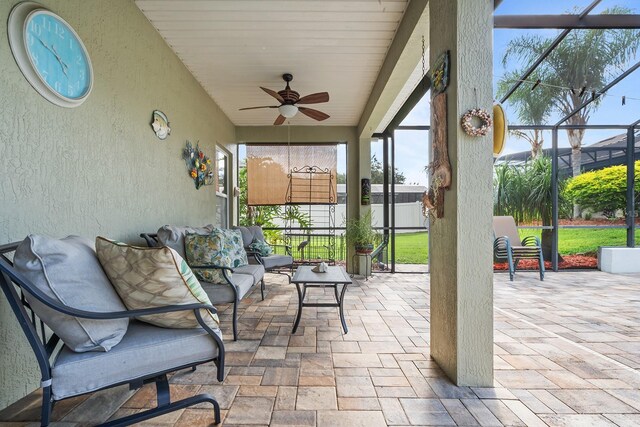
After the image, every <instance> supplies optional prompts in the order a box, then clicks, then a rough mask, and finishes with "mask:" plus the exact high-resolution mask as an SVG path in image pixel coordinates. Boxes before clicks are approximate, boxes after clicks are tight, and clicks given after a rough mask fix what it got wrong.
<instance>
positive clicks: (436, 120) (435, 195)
mask: <svg viewBox="0 0 640 427" xmlns="http://www.w3.org/2000/svg"><path fill="white" fill-rule="evenodd" d="M431 132H432V139H431V143H432V152H433V161H432V162H431V164H430V165H429V168H428V169H429V174H430V178H431V179H430V182H431V185H430V186H429V191H428V192H425V194H424V195H423V198H422V205H423V209H424V210H426V209H428V210H429V212H430V213H431V214H432V215H433V216H434V217H435V218H442V217H443V216H444V190H448V189H449V186H450V185H451V163H450V162H449V149H448V147H447V94H446V93H440V94H438V95H435V96H434V97H433V98H432V100H431Z"/></svg>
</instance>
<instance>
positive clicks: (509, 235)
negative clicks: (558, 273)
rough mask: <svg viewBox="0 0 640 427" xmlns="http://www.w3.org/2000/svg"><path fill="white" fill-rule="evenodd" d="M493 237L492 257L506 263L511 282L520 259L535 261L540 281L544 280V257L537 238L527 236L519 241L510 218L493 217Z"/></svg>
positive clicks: (513, 221) (514, 225) (514, 224)
mask: <svg viewBox="0 0 640 427" xmlns="http://www.w3.org/2000/svg"><path fill="white" fill-rule="evenodd" d="M493 235H494V238H495V240H494V241H493V256H494V258H495V259H496V260H503V261H507V264H508V266H509V278H510V279H511V281H513V276H514V274H515V273H516V268H517V267H518V262H519V261H520V260H521V259H537V260H538V264H539V266H540V280H544V257H543V256H542V247H541V246H540V239H539V238H538V237H537V236H527V237H525V238H524V240H522V241H521V240H520V235H519V234H518V227H516V222H515V220H514V219H513V217H512V216H494V217H493Z"/></svg>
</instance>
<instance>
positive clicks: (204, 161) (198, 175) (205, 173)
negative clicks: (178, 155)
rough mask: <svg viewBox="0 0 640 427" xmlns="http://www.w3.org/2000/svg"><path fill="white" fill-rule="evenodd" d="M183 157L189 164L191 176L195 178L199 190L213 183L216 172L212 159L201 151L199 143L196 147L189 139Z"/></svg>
mask: <svg viewBox="0 0 640 427" xmlns="http://www.w3.org/2000/svg"><path fill="white" fill-rule="evenodd" d="M182 158H183V159H184V161H185V163H186V164H187V169H188V171H189V176H190V177H191V179H193V182H194V183H195V185H196V190H199V189H200V187H202V186H203V185H213V182H214V174H213V165H212V164H211V159H210V158H209V157H208V156H205V154H204V153H203V152H202V151H200V146H199V144H198V143H196V146H195V148H194V147H193V145H191V142H189V141H187V144H186V146H185V148H184V150H183V151H182Z"/></svg>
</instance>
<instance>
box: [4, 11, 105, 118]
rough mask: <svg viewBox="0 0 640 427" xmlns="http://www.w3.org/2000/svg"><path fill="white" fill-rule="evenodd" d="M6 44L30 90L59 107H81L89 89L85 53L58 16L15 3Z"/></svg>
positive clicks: (88, 63) (90, 77) (90, 73)
mask: <svg viewBox="0 0 640 427" xmlns="http://www.w3.org/2000/svg"><path fill="white" fill-rule="evenodd" d="M7 27H8V34H9V44H10V46H11V52H12V53H13V57H14V58H15V60H16V63H17V64H18V67H19V68H20V71H22V74H24V76H25V78H26V79H27V80H28V81H29V83H31V86H33V88H34V89H35V90H36V91H38V93H40V95H42V96H43V97H44V98H46V99H47V100H48V101H50V102H52V103H54V104H56V105H59V106H61V107H67V108H73V107H78V106H79V105H81V104H82V103H83V102H84V101H85V100H86V99H87V97H88V96H89V94H90V93H91V89H92V87H93V69H92V67H91V60H90V59H89V54H88V53H87V49H86V48H85V47H84V44H83V43H82V40H80V37H79V36H78V34H77V33H76V32H75V31H74V29H73V28H72V27H71V26H70V25H69V24H68V23H67V22H66V21H65V20H64V19H62V18H61V17H60V16H58V15H56V14H55V13H53V12H51V11H50V10H48V9H45V8H44V7H43V6H41V5H39V4H37V3H33V2H23V3H18V4H17V5H16V6H15V7H14V8H13V9H12V10H11V13H10V14H9V22H8V25H7Z"/></svg>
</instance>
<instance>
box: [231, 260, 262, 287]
mask: <svg viewBox="0 0 640 427" xmlns="http://www.w3.org/2000/svg"><path fill="white" fill-rule="evenodd" d="M233 273H234V274H250V275H251V276H253V284H254V285H255V284H256V283H258V282H259V281H260V280H262V278H263V277H264V267H263V266H262V265H261V264H249V265H243V266H242V267H237V268H236V269H234V270H233Z"/></svg>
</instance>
